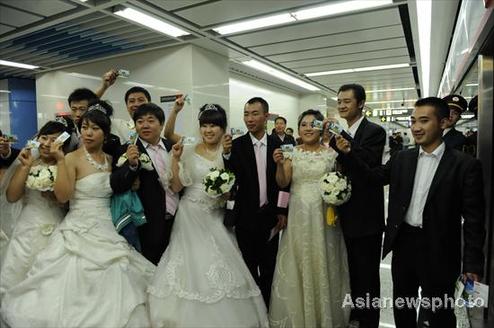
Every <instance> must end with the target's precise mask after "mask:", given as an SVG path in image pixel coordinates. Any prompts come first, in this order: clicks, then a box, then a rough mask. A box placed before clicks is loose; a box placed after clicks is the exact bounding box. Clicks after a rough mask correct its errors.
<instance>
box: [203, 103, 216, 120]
mask: <svg viewBox="0 0 494 328" xmlns="http://www.w3.org/2000/svg"><path fill="white" fill-rule="evenodd" d="M208 110H212V111H216V112H217V111H218V107H216V106H215V105H214V104H206V107H204V109H203V110H202V111H201V112H200V113H199V117H198V118H201V115H202V114H203V113H204V112H206V111H208Z"/></svg>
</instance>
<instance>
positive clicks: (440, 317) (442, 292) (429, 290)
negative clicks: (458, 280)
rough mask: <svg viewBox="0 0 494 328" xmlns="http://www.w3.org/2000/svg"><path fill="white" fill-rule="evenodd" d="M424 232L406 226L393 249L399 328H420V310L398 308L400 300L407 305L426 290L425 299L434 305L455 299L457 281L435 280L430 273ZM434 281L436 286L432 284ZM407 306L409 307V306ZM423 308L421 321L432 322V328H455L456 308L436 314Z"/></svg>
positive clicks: (393, 273)
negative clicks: (420, 290)
mask: <svg viewBox="0 0 494 328" xmlns="http://www.w3.org/2000/svg"><path fill="white" fill-rule="evenodd" d="M425 245H426V242H425V238H424V232H423V231H422V229H421V228H415V227H412V226H410V225H408V224H406V223H403V224H402V225H401V227H400V231H399V232H398V236H397V237H396V240H395V244H394V245H393V259H392V265H391V273H392V275H393V300H394V302H393V303H394V307H393V313H394V318H395V324H396V328H416V327H417V309H416V308H415V307H414V306H406V305H405V306H404V307H403V308H401V309H400V308H398V307H397V306H396V304H397V303H396V299H397V298H402V299H404V300H405V302H406V301H407V299H408V300H412V299H416V298H417V297H418V289H419V287H421V288H422V292H421V294H422V298H423V300H424V298H426V299H427V300H428V302H429V304H431V303H432V302H434V301H435V300H434V299H436V300H437V301H438V300H439V299H440V300H442V301H443V302H444V299H445V297H451V300H453V299H454V298H453V297H454V284H455V282H454V281H449V282H448V281H443V282H440V283H437V281H441V277H433V274H432V273H431V272H429V270H427V268H428V267H430V266H429V265H428V262H430V261H428V260H427V254H428V250H427V249H426V246H425ZM431 277H433V278H434V279H435V281H436V282H432V281H431ZM405 304H406V303H405ZM423 305H424V306H423V307H421V308H420V312H421V318H422V317H423V320H424V321H428V322H429V327H431V328H455V327H456V318H455V315H454V311H453V306H452V305H453V304H451V303H450V304H447V306H446V307H444V306H442V307H441V308H439V309H437V308H436V309H435V311H434V312H432V308H431V307H430V306H427V305H426V304H425V303H423Z"/></svg>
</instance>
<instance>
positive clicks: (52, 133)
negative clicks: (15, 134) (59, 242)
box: [0, 121, 68, 299]
mask: <svg viewBox="0 0 494 328" xmlns="http://www.w3.org/2000/svg"><path fill="white" fill-rule="evenodd" d="M62 122H65V121H49V122H48V123H46V124H45V125H44V126H43V127H42V128H41V129H40V130H39V133H38V137H37V141H38V142H39V143H40V146H39V148H38V150H39V158H35V154H34V153H31V149H28V148H24V149H22V151H21V152H20V154H19V156H18V158H17V161H16V162H15V163H13V164H12V166H11V167H10V168H9V169H8V171H7V173H6V175H5V176H4V179H5V180H4V181H2V186H1V187H0V192H1V193H2V195H1V200H0V205H1V207H2V213H1V215H0V229H1V232H0V234H1V235H2V237H4V239H5V240H6V241H7V242H6V243H5V245H0V268H1V270H0V299H1V296H2V295H3V294H4V293H5V291H7V290H8V289H9V288H11V287H13V286H15V285H16V284H18V283H19V282H21V281H22V280H24V278H26V274H27V272H28V270H29V268H30V267H31V265H32V263H33V260H34V258H35V256H36V254H38V252H39V251H41V250H42V249H43V248H45V246H46V245H47V243H48V239H49V238H50V235H51V233H52V232H53V230H54V228H55V227H56V226H57V225H58V224H59V223H60V221H61V220H62V218H63V217H64V215H65V211H64V210H63V207H62V206H63V205H62V204H60V203H59V202H57V198H56V195H55V194H54V193H53V191H49V190H48V189H49V185H50V184H52V183H53V182H55V181H56V179H57V174H56V169H57V164H56V163H57V157H56V155H57V153H58V151H57V150H56V148H57V147H58V145H54V147H52V144H53V143H54V141H55V140H56V138H57V137H58V136H60V135H61V134H62V133H63V132H64V131H65V130H66V129H67V126H66V125H67V123H65V125H64V124H63V123H62ZM67 142H68V140H67V141H66V143H67ZM51 149H53V150H54V153H53V152H51ZM58 155H59V156H61V157H63V156H64V155H63V152H60V153H59V154H58ZM48 170H49V171H48ZM37 172H43V173H45V172H53V177H52V178H53V180H51V181H53V182H50V180H49V179H44V181H42V180H41V179H40V178H38V179H36V180H35V179H33V176H34V175H37V174H38V173H37ZM39 175H40V176H41V174H40V173H39ZM38 182H46V184H45V185H43V186H42V185H41V184H40V183H38ZM40 189H43V190H45V189H46V191H40ZM0 239H1V237H0Z"/></svg>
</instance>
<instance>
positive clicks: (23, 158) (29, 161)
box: [17, 148, 34, 168]
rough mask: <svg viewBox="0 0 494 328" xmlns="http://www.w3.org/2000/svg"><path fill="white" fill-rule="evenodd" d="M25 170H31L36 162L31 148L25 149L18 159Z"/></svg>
mask: <svg viewBox="0 0 494 328" xmlns="http://www.w3.org/2000/svg"><path fill="white" fill-rule="evenodd" d="M17 158H18V159H19V161H20V162H21V165H22V166H23V167H24V168H31V166H32V165H33V162H34V157H33V155H32V154H31V149H30V148H23V149H22V150H21V152H20V153H19V157H17Z"/></svg>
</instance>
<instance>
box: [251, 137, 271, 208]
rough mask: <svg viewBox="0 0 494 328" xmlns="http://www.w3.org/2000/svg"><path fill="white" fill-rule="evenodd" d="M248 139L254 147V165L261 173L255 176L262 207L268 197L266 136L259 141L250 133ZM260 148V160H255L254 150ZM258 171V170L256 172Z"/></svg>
mask: <svg viewBox="0 0 494 328" xmlns="http://www.w3.org/2000/svg"><path fill="white" fill-rule="evenodd" d="M249 135H250V138H251V140H252V145H253V146H254V154H255V155H256V164H257V165H258V167H260V168H261V169H262V170H263V171H262V172H257V176H258V179H259V205H260V206H263V205H265V204H267V202H268V197H267V194H268V192H267V178H266V174H267V173H266V165H267V156H268V155H267V154H268V135H267V134H266V133H264V136H263V137H262V138H261V139H260V140H259V139H257V138H256V137H254V135H252V133H249ZM258 147H261V148H260V152H259V153H260V154H261V158H257V156H258V155H257V154H258V152H257V151H256V148H258ZM258 171H259V170H258Z"/></svg>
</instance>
